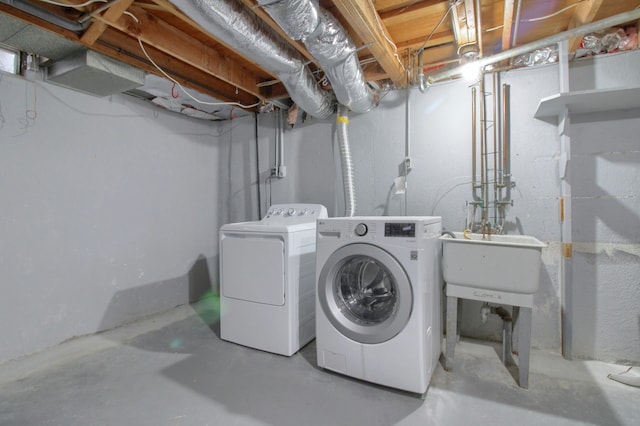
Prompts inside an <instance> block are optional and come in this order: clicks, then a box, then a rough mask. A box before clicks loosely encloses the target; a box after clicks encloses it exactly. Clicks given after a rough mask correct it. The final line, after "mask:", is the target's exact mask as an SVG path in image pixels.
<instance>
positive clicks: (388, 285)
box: [318, 243, 413, 343]
mask: <svg viewBox="0 0 640 426" xmlns="http://www.w3.org/2000/svg"><path fill="white" fill-rule="evenodd" d="M318 301H319V303H320V306H321V307H322V310H323V311H324V313H325V315H326V317H327V318H328V319H329V322H331V324H332V325H333V326H334V327H335V328H336V329H337V330H339V331H340V333H342V334H343V335H344V336H346V337H348V338H350V339H352V340H355V341H357V342H360V343H382V342H386V341H387V340H389V339H392V338H393V337H395V336H396V335H397V334H398V333H400V332H401V331H402V330H403V329H404V327H405V325H406V324H407V322H408V321H409V317H410V316H411V310H412V306H413V291H412V288H411V283H410V281H409V278H408V276H407V274H406V272H405V270H404V268H403V267H402V266H401V265H400V263H399V262H398V261H397V260H396V259H395V258H394V257H393V256H392V255H391V254H389V253H388V252H387V251H385V250H383V249H382V248H380V247H377V246H374V245H370V244H361V243H357V244H349V245H346V246H343V247H341V248H339V249H337V250H336V251H335V252H333V253H332V254H331V256H329V258H328V259H327V261H326V262H325V264H324V266H323V268H322V270H321V271H320V274H319V278H318Z"/></svg>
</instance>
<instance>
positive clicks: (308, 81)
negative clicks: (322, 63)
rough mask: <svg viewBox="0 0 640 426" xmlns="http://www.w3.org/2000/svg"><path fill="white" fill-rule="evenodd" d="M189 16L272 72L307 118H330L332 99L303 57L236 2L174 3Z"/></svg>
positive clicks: (191, 0)
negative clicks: (308, 115) (321, 87)
mask: <svg viewBox="0 0 640 426" xmlns="http://www.w3.org/2000/svg"><path fill="white" fill-rule="evenodd" d="M172 3H173V4H175V5H176V6H178V7H179V8H180V9H181V10H182V11H183V12H184V13H185V14H186V15H187V16H189V17H190V18H191V19H193V20H194V21H195V22H197V23H198V24H199V25H200V26H202V27H203V28H204V29H205V30H207V31H208V32H209V33H211V34H212V35H213V36H214V37H216V38H218V39H219V40H221V41H223V42H224V43H225V44H227V45H228V46H229V47H231V48H232V49H236V50H238V51H241V52H243V53H244V54H245V55H246V56H247V57H249V58H251V59H252V60H253V61H255V62H256V63H257V64H258V65H260V66H262V67H263V68H265V69H267V70H269V71H271V72H273V73H274V74H275V75H276V76H277V77H278V78H279V79H280V81H281V82H282V84H283V85H284V86H285V88H286V89H287V91H288V92H289V95H290V96H291V99H293V101H294V102H295V103H297V104H298V105H299V106H300V108H302V109H303V110H305V111H306V112H307V113H308V114H310V115H312V116H314V117H317V118H328V117H329V116H330V115H331V114H332V113H333V111H334V107H333V99H332V97H331V95H330V94H329V93H328V92H326V91H323V90H322V89H320V87H319V86H318V83H317V82H316V79H315V78H314V76H313V74H311V71H310V70H309V68H308V67H307V66H306V65H305V64H304V62H303V59H302V57H301V56H300V54H299V53H298V52H297V51H295V50H294V49H293V48H292V47H291V46H290V45H289V44H288V43H287V42H286V41H285V40H284V39H282V38H281V37H280V36H278V35H277V34H276V33H275V32H273V31H272V30H271V29H270V28H268V27H267V26H266V25H265V24H264V23H263V22H262V21H261V20H260V19H259V18H257V17H256V16H255V15H254V14H253V13H252V12H251V11H249V10H248V9H247V8H246V7H245V6H244V5H243V4H241V3H240V2H239V1H236V0H172Z"/></svg>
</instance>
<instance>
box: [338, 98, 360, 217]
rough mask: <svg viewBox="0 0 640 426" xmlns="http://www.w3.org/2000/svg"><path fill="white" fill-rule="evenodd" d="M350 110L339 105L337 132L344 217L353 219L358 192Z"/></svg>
mask: <svg viewBox="0 0 640 426" xmlns="http://www.w3.org/2000/svg"><path fill="white" fill-rule="evenodd" d="M347 111H348V108H347V107H345V106H344V105H338V114H337V115H336V132H337V134H338V145H339V147H340V161H341V164H342V185H343V187H344V215H345V216H346V217H352V216H355V214H356V190H355V183H354V180H353V161H352V159H351V147H350V146H349V132H348V131H347V124H349V117H348V116H347Z"/></svg>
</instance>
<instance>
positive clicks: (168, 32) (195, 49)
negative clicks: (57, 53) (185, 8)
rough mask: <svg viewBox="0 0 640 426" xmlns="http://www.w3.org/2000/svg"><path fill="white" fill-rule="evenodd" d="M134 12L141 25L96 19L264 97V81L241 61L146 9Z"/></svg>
mask: <svg viewBox="0 0 640 426" xmlns="http://www.w3.org/2000/svg"><path fill="white" fill-rule="evenodd" d="M131 12H132V13H133V15H134V16H135V19H137V21H138V22H136V21H135V20H134V19H133V18H131V17H129V16H124V17H122V18H120V19H118V20H117V21H116V22H109V21H106V20H103V19H102V18H101V17H96V19H98V20H102V22H104V23H106V24H107V25H110V26H112V27H114V28H116V29H118V30H120V31H122V32H124V33H126V34H129V35H131V36H132V37H134V38H137V39H139V40H141V41H142V42H143V43H144V44H145V45H148V46H153V47H155V48H156V49H158V50H160V51H162V52H165V53H167V54H168V55H170V56H173V57H175V58H176V59H178V60H180V61H183V62H186V63H187V64H189V65H191V66H193V67H195V68H197V69H199V70H201V71H204V72H206V73H208V74H212V75H214V76H215V77H217V78H219V79H220V80H223V81H225V82H227V83H229V84H232V85H234V86H235V87H237V88H238V89H239V90H243V91H245V92H247V93H250V94H252V95H254V96H256V97H260V98H262V93H261V92H260V90H259V88H258V86H257V85H258V83H260V79H259V78H258V77H257V76H256V75H255V74H253V73H250V72H249V71H248V70H247V69H246V67H243V66H242V65H241V64H239V63H238V62H237V61H234V60H231V59H229V58H227V57H226V56H225V55H224V54H222V53H219V52H218V51H216V50H215V49H212V48H211V47H209V46H206V45H205V44H203V43H201V42H200V41H198V40H196V39H195V38H193V37H191V36H189V35H187V34H185V33H183V32H182V31H179V30H178V29H176V28H175V27H173V26H171V25H169V24H167V23H166V22H165V21H163V20H160V19H157V18H156V17H155V16H153V15H151V14H149V13H148V12H147V11H145V10H144V9H142V8H139V7H135V6H134V7H131ZM145 47H146V46H145ZM141 53H143V52H141ZM151 59H153V58H151Z"/></svg>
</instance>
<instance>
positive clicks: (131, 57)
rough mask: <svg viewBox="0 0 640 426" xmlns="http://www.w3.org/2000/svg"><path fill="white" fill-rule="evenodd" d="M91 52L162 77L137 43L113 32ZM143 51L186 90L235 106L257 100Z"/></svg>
mask: <svg viewBox="0 0 640 426" xmlns="http://www.w3.org/2000/svg"><path fill="white" fill-rule="evenodd" d="M91 49H93V50H95V51H97V52H100V53H103V54H105V55H107V56H110V57H113V58H114V59H118V60H120V61H122V62H126V63H128V64H130V65H133V66H135V67H137V68H140V69H143V70H145V71H147V72H149V73H152V74H155V75H158V76H160V77H164V75H163V74H162V73H161V72H160V71H159V70H158V69H157V68H156V67H154V66H153V65H152V64H151V63H149V62H148V60H147V58H146V57H145V56H144V54H143V53H142V52H141V51H140V46H139V45H138V41H137V40H136V39H135V38H132V37H130V36H128V35H127V34H124V33H123V32H121V31H119V30H117V29H115V28H107V30H105V32H104V33H103V34H102V36H101V37H100V39H98V40H97V41H96V42H95V43H94V44H93V45H92V46H91ZM145 49H146V50H147V52H148V53H149V55H151V56H152V57H153V61H154V62H155V63H156V64H158V65H159V66H160V67H162V69H163V70H165V72H167V73H168V74H169V75H171V77H172V78H174V79H175V80H177V81H178V82H179V83H180V84H182V85H183V86H185V87H186V88H190V89H193V90H197V91H198V92H200V93H204V94H206V95H209V96H212V97H214V98H216V99H219V100H221V101H223V102H239V103H241V104H244V105H250V104H254V103H256V102H257V100H258V99H257V97H256V96H254V95H252V94H250V93H247V92H244V91H238V92H237V93H236V86H234V85H232V84H229V83H227V82H226V81H223V80H220V79H218V78H216V77H215V76H213V75H211V74H209V73H206V72H204V71H202V70H199V69H196V68H194V67H192V66H190V65H189V64H186V63H184V62H181V61H176V60H175V58H173V57H172V56H171V55H169V54H167V53H165V52H162V51H160V50H157V49H156V48H154V47H153V46H146V47H145ZM196 96H197V95H196Z"/></svg>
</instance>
